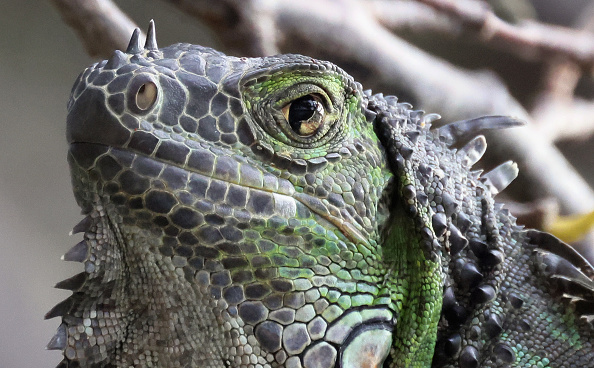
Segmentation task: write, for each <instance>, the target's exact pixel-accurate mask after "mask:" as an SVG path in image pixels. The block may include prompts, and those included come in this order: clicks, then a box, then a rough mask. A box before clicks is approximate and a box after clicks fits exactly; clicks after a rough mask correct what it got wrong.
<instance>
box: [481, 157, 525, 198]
mask: <svg viewBox="0 0 594 368" xmlns="http://www.w3.org/2000/svg"><path fill="white" fill-rule="evenodd" d="M518 173H519V170H518V165H517V164H516V163H515V162H513V161H507V162H504V163H502V164H501V165H499V166H497V167H496V168H494V169H493V170H491V171H489V172H488V173H486V174H483V176H482V178H483V180H484V181H485V184H487V185H488V186H489V189H491V193H492V194H493V195H496V194H497V193H499V192H501V191H502V190H504V189H505V188H507V186H508V185H509V184H510V183H511V182H512V181H514V179H515V178H516V177H517V176H518Z"/></svg>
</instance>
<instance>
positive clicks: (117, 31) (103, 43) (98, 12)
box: [51, 0, 144, 58]
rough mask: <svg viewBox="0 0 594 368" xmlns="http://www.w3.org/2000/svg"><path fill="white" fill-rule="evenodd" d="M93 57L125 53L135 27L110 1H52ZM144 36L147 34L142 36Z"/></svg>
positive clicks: (106, 56)
mask: <svg viewBox="0 0 594 368" xmlns="http://www.w3.org/2000/svg"><path fill="white" fill-rule="evenodd" d="M51 1H52V3H53V4H54V5H55V7H56V8H57V9H58V11H59V12H60V14H61V15H62V19H63V20H64V22H66V24H68V25H69V26H70V27H72V28H73V29H74V31H75V32H76V33H77V34H78V37H79V38H80V40H81V41H82V43H83V45H84V46H85V48H86V50H87V53H88V54H89V55H90V56H91V57H101V58H108V57H109V56H111V54H112V53H113V51H114V50H118V49H119V50H125V49H126V47H127V45H128V41H129V40H130V35H131V34H132V31H134V28H136V24H135V23H134V22H133V21H132V20H131V19H130V18H129V17H128V16H127V15H126V14H124V12H122V11H121V10H120V9H119V8H118V7H117V6H116V5H115V4H113V3H112V2H111V1H110V0H51ZM142 37H144V34H143V35H142Z"/></svg>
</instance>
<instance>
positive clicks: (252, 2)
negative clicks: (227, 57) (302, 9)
mask: <svg viewBox="0 0 594 368" xmlns="http://www.w3.org/2000/svg"><path fill="white" fill-rule="evenodd" d="M165 1H167V2H169V3H171V4H172V5H174V6H176V7H178V8H179V9H181V10H182V11H184V12H186V13H188V14H190V15H192V16H193V17H195V18H197V19H199V20H201V21H202V22H204V23H205V24H206V25H208V26H209V27H210V28H211V29H212V30H213V31H214V32H215V33H216V34H217V35H218V36H219V37H221V39H223V40H224V42H225V45H226V46H227V48H228V52H230V53H233V54H238V55H241V56H262V55H274V54H278V53H279V50H278V47H277V38H276V35H277V32H276V26H277V25H276V21H275V20H276V18H275V16H274V15H275V13H276V9H275V7H276V4H275V1H274V0H218V1H207V0H165Z"/></svg>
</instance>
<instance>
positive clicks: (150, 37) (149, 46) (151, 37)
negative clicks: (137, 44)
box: [144, 19, 159, 50]
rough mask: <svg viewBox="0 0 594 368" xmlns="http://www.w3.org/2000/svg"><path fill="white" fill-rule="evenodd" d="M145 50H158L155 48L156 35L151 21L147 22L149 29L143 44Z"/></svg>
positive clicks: (153, 23) (153, 22)
mask: <svg viewBox="0 0 594 368" xmlns="http://www.w3.org/2000/svg"><path fill="white" fill-rule="evenodd" d="M144 48H145V50H158V49H159V47H158V46H157V33H156V30H155V21H154V20H152V19H151V21H150V22H149V28H148V31H147V32H146V42H145V43H144Z"/></svg>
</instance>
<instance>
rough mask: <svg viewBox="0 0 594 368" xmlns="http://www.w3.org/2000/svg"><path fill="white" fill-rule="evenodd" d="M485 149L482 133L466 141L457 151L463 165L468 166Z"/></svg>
mask: <svg viewBox="0 0 594 368" xmlns="http://www.w3.org/2000/svg"><path fill="white" fill-rule="evenodd" d="M486 150H487V140H486V139H485V136H484V135H479V136H477V137H475V138H474V139H473V140H471V141H470V142H468V144H466V145H465V146H464V147H462V148H461V149H460V151H458V154H459V155H460V157H461V161H462V164H463V165H466V166H468V167H470V166H472V165H474V164H476V163H477V161H478V160H480V159H481V157H483V155H484V154H485V151H486Z"/></svg>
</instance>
